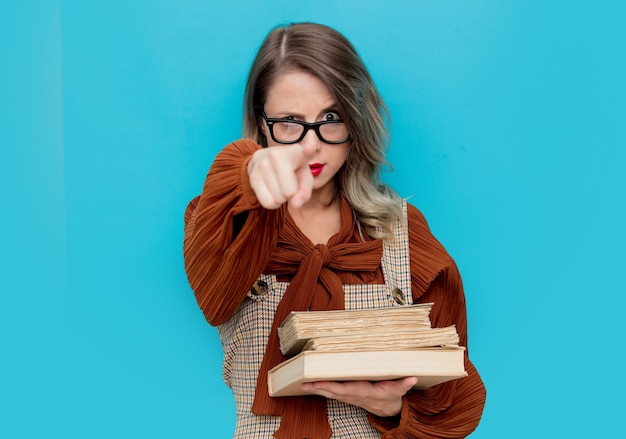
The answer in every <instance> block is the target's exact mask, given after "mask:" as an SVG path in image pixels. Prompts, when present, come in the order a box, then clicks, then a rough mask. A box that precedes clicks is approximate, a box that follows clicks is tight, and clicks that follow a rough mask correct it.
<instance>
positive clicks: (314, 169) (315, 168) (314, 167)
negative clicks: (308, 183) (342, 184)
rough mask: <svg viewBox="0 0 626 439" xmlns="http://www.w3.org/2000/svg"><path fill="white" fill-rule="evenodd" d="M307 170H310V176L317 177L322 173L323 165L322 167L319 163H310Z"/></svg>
mask: <svg viewBox="0 0 626 439" xmlns="http://www.w3.org/2000/svg"><path fill="white" fill-rule="evenodd" d="M309 169H311V174H313V177H317V176H318V175H320V173H321V172H322V169H324V165H322V164H321V163H312V164H310V165H309Z"/></svg>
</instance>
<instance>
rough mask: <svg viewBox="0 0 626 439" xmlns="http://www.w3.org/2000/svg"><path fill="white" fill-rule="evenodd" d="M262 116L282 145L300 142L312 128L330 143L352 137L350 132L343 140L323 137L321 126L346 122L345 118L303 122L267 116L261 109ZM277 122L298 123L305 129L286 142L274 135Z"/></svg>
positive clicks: (336, 143) (271, 132) (322, 139)
mask: <svg viewBox="0 0 626 439" xmlns="http://www.w3.org/2000/svg"><path fill="white" fill-rule="evenodd" d="M261 116H262V117H263V120H264V121H265V123H266V124H267V127H268V128H269V130H270V136H271V137H272V140H274V142H276V143H280V144H281V145H293V144H294V143H298V142H300V141H301V140H302V139H304V136H306V133H308V132H309V130H310V129H312V130H313V131H315V134H317V138H318V139H320V140H321V141H322V142H324V143H328V144H329V145H339V144H341V143H346V142H347V141H348V140H349V139H350V134H348V135H347V136H346V138H345V139H343V140H326V139H324V138H323V137H322V134H321V133H320V127H321V126H322V125H328V124H334V123H344V121H343V119H337V120H323V121H321V122H312V123H309V122H303V121H301V120H287V119H274V118H270V117H267V114H265V110H261ZM275 123H295V124H297V125H301V126H303V127H304V130H303V131H302V134H301V135H300V137H298V138H297V139H296V140H291V141H289V142H285V141H284V140H278V139H277V138H276V137H274V124H275Z"/></svg>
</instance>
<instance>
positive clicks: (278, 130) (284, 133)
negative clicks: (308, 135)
mask: <svg viewBox="0 0 626 439" xmlns="http://www.w3.org/2000/svg"><path fill="white" fill-rule="evenodd" d="M302 131H304V127H303V126H302V125H299V124H297V123H290V122H276V123H275V124H274V138H275V139H276V140H278V141H280V142H295V141H296V140H298V139H299V138H300V136H301V135H302Z"/></svg>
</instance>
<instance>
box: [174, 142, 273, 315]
mask: <svg viewBox="0 0 626 439" xmlns="http://www.w3.org/2000/svg"><path fill="white" fill-rule="evenodd" d="M258 148H260V146H259V145H257V144H256V143H255V142H254V141H252V140H250V139H243V140H238V141H236V142H233V143H231V144H229V145H227V146H226V147H225V148H224V149H223V150H222V151H221V152H220V153H219V154H218V155H217V157H216V158H215V160H214V162H213V165H212V166H211V169H210V170H209V173H208V175H207V178H206V180H205V183H204V187H203V189H202V193H201V194H200V195H199V196H198V197H196V198H194V199H193V200H192V201H191V202H190V203H189V205H188V206H187V210H186V211H185V218H184V219H185V234H184V241H183V257H184V263H185V270H186V272H187V278H188V280H189V284H190V285H191V288H192V289H193V291H194V294H195V296H196V300H197V301H198V305H199V306H200V308H201V309H202V311H203V313H204V316H205V318H206V319H207V321H208V322H209V323H210V324H212V325H220V324H222V323H224V322H225V321H226V320H227V319H228V318H229V317H230V316H231V315H232V313H233V312H234V311H235V309H236V308H237V307H238V306H239V305H240V304H241V302H242V301H243V300H244V299H245V298H246V294H247V292H248V291H249V290H250V288H251V287H252V285H253V284H254V282H255V281H256V279H257V278H258V276H259V275H260V274H261V272H262V270H263V268H264V267H265V265H266V264H267V262H268V261H269V258H270V255H271V252H272V249H273V248H274V246H275V245H276V242H277V240H278V234H279V233H280V229H281V228H282V224H283V221H284V211H283V209H282V208H280V209H276V210H267V209H265V208H263V207H261V206H260V205H259V203H258V200H257V199H256V196H255V194H254V191H253V190H252V188H251V187H250V181H249V179H248V173H247V170H246V167H247V164H248V162H249V161H250V158H251V157H252V154H253V153H254V151H256V150H257V149H258Z"/></svg>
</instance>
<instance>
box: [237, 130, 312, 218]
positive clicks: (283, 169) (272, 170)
mask: <svg viewBox="0 0 626 439" xmlns="http://www.w3.org/2000/svg"><path fill="white" fill-rule="evenodd" d="M314 155H315V146H314V145H313V143H312V142H309V145H305V146H301V145H297V144H296V145H285V146H270V147H268V148H263V149H260V150H258V151H256V152H255V153H254V155H253V156H252V159H251V160H250V162H249V163H248V176H249V177H250V185H251V186H252V190H253V191H254V193H255V194H256V197H257V199H258V200H259V203H260V204H261V206H263V207H265V208H266V209H278V208H279V207H280V206H281V205H282V204H283V203H285V202H289V203H290V204H291V205H292V206H293V207H295V208H300V207H302V205H303V204H304V203H306V202H307V201H308V200H309V199H310V198H311V193H312V192H313V175H312V174H311V170H310V169H309V161H310V160H311V159H312V158H313V156H314Z"/></svg>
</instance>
